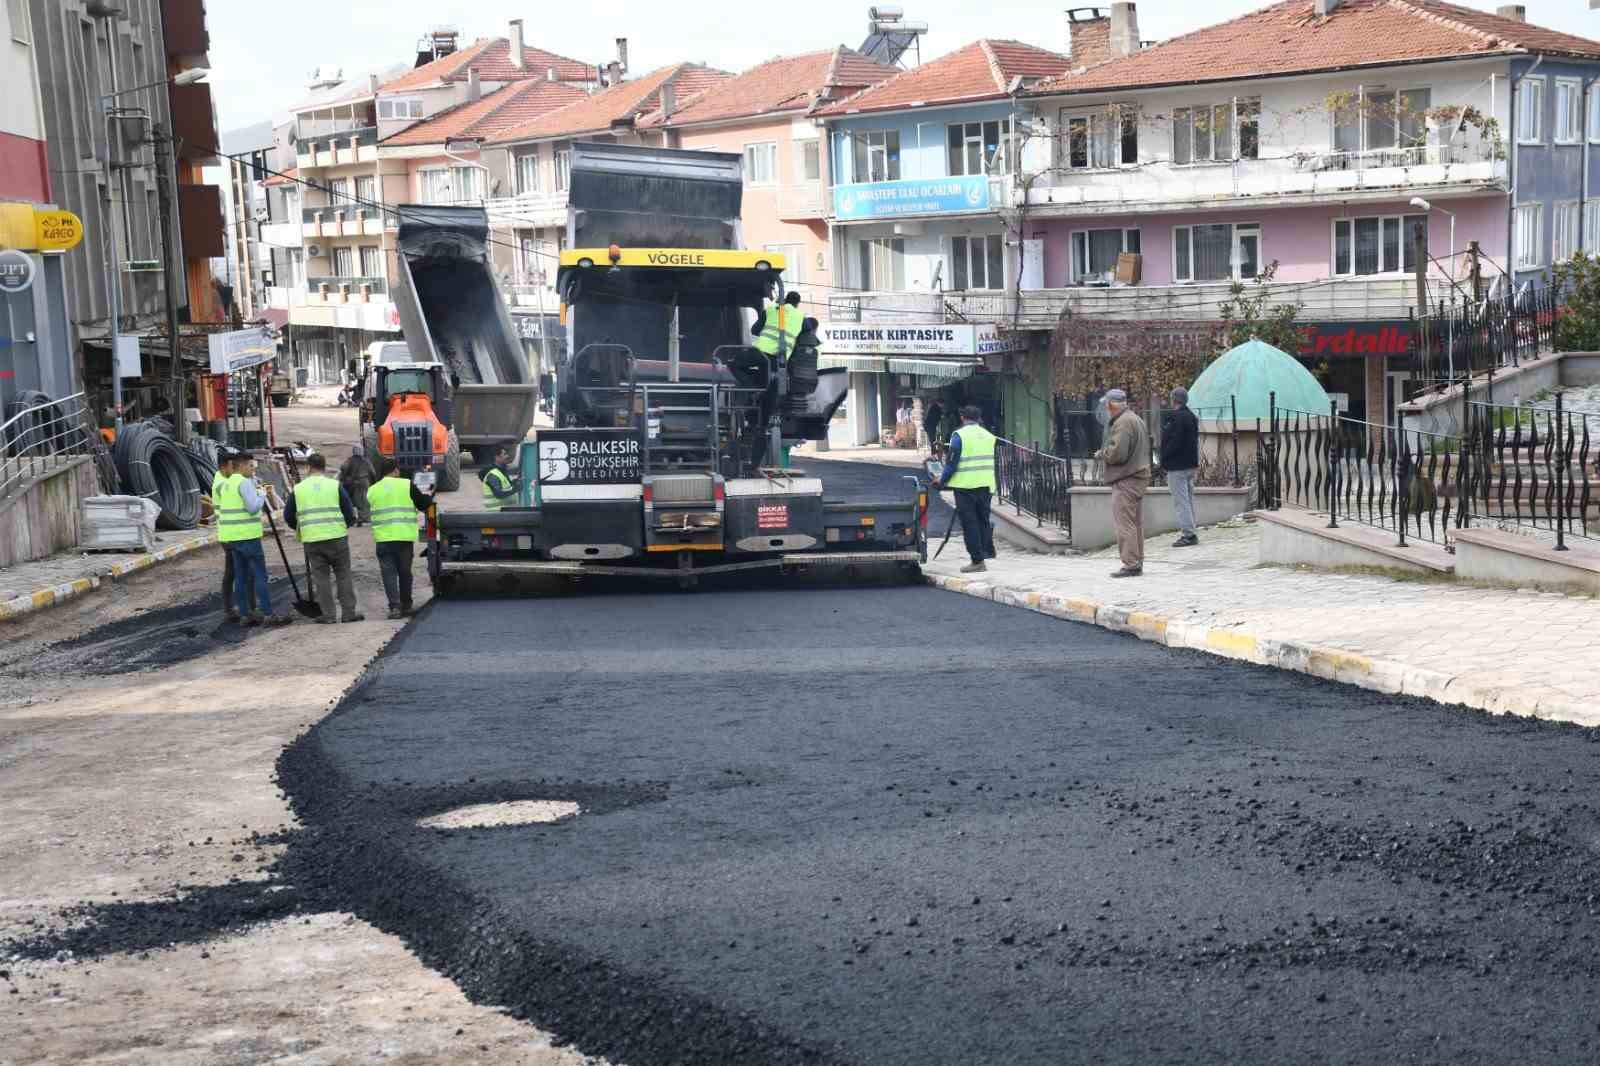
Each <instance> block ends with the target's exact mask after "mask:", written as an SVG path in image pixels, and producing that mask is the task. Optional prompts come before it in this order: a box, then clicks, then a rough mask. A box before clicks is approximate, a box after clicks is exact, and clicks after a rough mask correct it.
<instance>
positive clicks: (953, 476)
mask: <svg viewBox="0 0 1600 1066" xmlns="http://www.w3.org/2000/svg"><path fill="white" fill-rule="evenodd" d="M982 417H983V412H981V411H979V410H978V408H977V407H974V406H972V405H971V404H968V405H967V406H966V407H963V408H962V409H961V428H960V429H958V430H956V431H955V432H954V433H952V434H951V435H950V443H949V444H948V445H947V446H946V447H945V458H944V474H943V476H942V477H941V478H940V479H939V488H941V489H950V490H952V491H953V492H954V493H955V497H956V514H958V515H959V516H960V517H961V539H962V540H964V541H966V543H967V554H968V555H970V556H971V557H972V562H971V563H969V564H968V565H966V566H963V567H962V568H961V572H962V573H963V574H975V573H982V572H983V571H985V570H987V569H989V567H988V566H987V564H986V562H985V560H988V559H993V558H994V557H995V551H994V519H993V518H992V517H991V515H990V513H989V505H990V503H991V501H992V498H993V496H994V494H995V493H996V492H997V491H999V483H998V482H997V481H996V480H995V470H994V453H995V442H996V440H997V438H996V437H995V435H994V434H993V433H990V432H989V431H988V430H987V429H984V428H983V424H982V422H981V421H980V419H982Z"/></svg>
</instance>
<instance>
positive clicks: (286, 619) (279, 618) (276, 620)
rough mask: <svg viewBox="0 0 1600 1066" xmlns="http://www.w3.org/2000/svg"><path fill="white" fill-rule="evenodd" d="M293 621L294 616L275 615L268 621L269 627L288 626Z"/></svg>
mask: <svg viewBox="0 0 1600 1066" xmlns="http://www.w3.org/2000/svg"><path fill="white" fill-rule="evenodd" d="M293 621H294V615H292V614H275V615H273V616H272V617H270V618H268V619H267V625H269V626H286V625H288V624H289V623H290V622H293Z"/></svg>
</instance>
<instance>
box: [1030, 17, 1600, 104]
mask: <svg viewBox="0 0 1600 1066" xmlns="http://www.w3.org/2000/svg"><path fill="white" fill-rule="evenodd" d="M1539 52H1549V53H1553V54H1562V55H1577V56H1585V57H1590V58H1600V42H1596V41H1590V40H1586V39H1584V38H1582V37H1574V36H1572V35H1571V34H1566V33H1558V32H1556V31H1555V30H1548V29H1544V28H1543V27H1540V26H1532V25H1529V24H1528V23H1526V22H1518V21H1516V20H1515V19H1507V18H1501V17H1500V16H1498V15H1491V14H1488V13H1486V12H1483V11H1476V10H1473V9H1472V8H1467V7H1460V6H1457V5H1455V4H1447V3H1442V2H1441V0H1344V2H1343V3H1341V4H1340V5H1339V6H1338V7H1336V8H1334V9H1333V11H1332V12H1331V13H1330V14H1328V15H1327V16H1325V17H1319V16H1318V15H1317V14H1316V12H1315V11H1314V10H1313V7H1312V0H1285V2H1283V3H1279V4H1274V5H1272V6H1271V7H1264V8H1262V9H1260V10H1259V11H1253V12H1251V13H1250V14H1247V15H1241V16H1240V17H1239V18H1236V19H1230V20H1229V21H1227V22H1219V23H1217V24H1216V25H1214V26H1207V27H1205V28H1204V29H1200V30H1196V31H1195V32H1193V33H1188V34H1184V35H1183V36H1181V37H1174V38H1172V39H1171V40H1168V41H1162V42H1161V43H1159V44H1155V45H1151V46H1150V47H1149V48H1145V49H1142V50H1141V51H1139V52H1137V53H1135V54H1134V55H1131V56H1126V57H1122V58H1117V59H1111V60H1107V61H1106V62H1104V63H1100V64H1097V65H1095V66H1092V67H1089V68H1088V69H1087V70H1081V71H1075V72H1071V73H1068V74H1067V75H1065V76H1063V77H1059V78H1055V79H1053V80H1050V81H1046V82H1042V83H1040V84H1038V85H1036V86H1034V87H1033V88H1032V90H1030V95H1040V94H1045V93H1052V92H1085V91H1090V90H1095V91H1098V90H1105V89H1129V88H1139V87H1144V86H1156V85H1177V84H1189V83H1193V82H1207V81H1229V80H1233V79H1236V78H1251V77H1262V76H1270V75H1287V74H1303V73H1313V72H1316V71H1321V70H1332V69H1343V68H1346V67H1350V66H1381V65H1384V64H1388V63H1403V62H1415V61H1418V60H1430V59H1455V58H1470V57H1473V56H1488V55H1504V54H1507V53H1539Z"/></svg>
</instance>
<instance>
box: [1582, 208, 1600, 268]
mask: <svg viewBox="0 0 1600 1066" xmlns="http://www.w3.org/2000/svg"><path fill="white" fill-rule="evenodd" d="M1583 250H1584V251H1585V252H1587V253H1589V254H1590V255H1600V200H1590V201H1589V202H1588V203H1586V204H1584V205H1583Z"/></svg>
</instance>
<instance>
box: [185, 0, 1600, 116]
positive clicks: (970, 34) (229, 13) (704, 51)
mask: <svg viewBox="0 0 1600 1066" xmlns="http://www.w3.org/2000/svg"><path fill="white" fill-rule="evenodd" d="M1083 2H1084V3H1085V4H1087V3H1089V2H1092V0H1083ZM1458 2H1464V3H1469V4H1471V5H1472V6H1475V7H1480V8H1482V9H1484V10H1493V8H1494V6H1495V5H1494V4H1493V3H1487V2H1484V0H1476V2H1474V0H1458ZM1525 3H1526V6H1527V8H1528V21H1529V22H1532V23H1536V24H1538V25H1541V26H1548V27H1550V28H1552V29H1558V30H1563V31H1565V32H1567V33H1575V34H1578V35H1579V36H1583V37H1592V38H1597V39H1600V11H1595V10H1591V9H1590V8H1589V0H1525ZM448 6H449V7H453V8H455V12H456V13H454V14H451V15H448V16H446V15H442V14H441V10H442V9H447V5H445V4H441V3H439V0H340V2H337V3H331V4H330V3H328V2H327V0H274V2H273V3H271V4H268V5H260V4H251V3H246V2H245V0H212V2H211V3H210V4H208V5H207V17H208V20H209V23H210V29H211V65H212V74H211V78H210V80H211V83H212V94H213V98H214V99H215V101H216V105H217V120H218V122H219V124H220V127H221V129H222V130H224V131H227V130H234V129H238V128H239V127H242V126H248V125H251V124H253V123H256V122H261V121H263V120H265V119H270V118H274V117H276V116H279V115H282V114H285V113H286V111H287V108H288V107H289V105H291V104H293V103H295V102H297V101H298V100H300V99H301V98H302V97H304V96H305V93H306V86H307V85H308V84H309V80H310V79H309V75H310V73H311V71H312V70H314V69H316V68H318V67H328V68H335V69H338V68H342V69H343V71H344V74H345V76H346V77H354V76H357V75H360V74H365V73H367V72H368V71H373V70H380V69H383V68H386V67H391V66H393V65H395V64H396V63H409V62H412V61H413V60H414V59H415V57H416V42H417V40H418V39H419V38H420V37H422V36H423V34H424V33H425V32H426V31H427V30H429V29H430V28H432V27H433V26H435V25H437V24H439V23H441V22H447V23H449V24H451V25H453V26H455V27H456V28H457V29H459V30H460V31H461V35H462V42H463V43H467V42H470V41H472V40H475V39H477V38H479V37H503V36H505V35H506V32H507V24H508V23H509V22H510V20H511V19H514V18H521V19H522V20H523V25H524V27H525V28H524V38H525V40H526V41H527V43H528V44H530V45H534V46H536V47H539V48H543V49H545V50H547V51H551V52H555V53H556V54H558V55H564V56H569V57H571V58H573V59H579V60H584V61H588V62H596V61H602V62H603V61H609V60H610V59H612V58H613V57H614V55H615V50H616V46H615V44H614V43H613V42H614V40H615V38H617V37H627V38H628V42H629V53H630V55H629V65H630V67H631V68H632V74H633V75H634V76H637V75H639V74H643V73H645V72H647V71H650V70H654V69H655V68H657V67H661V66H666V65H667V64H669V63H676V62H681V61H690V62H704V63H708V64H710V65H711V66H714V67H720V68H721V69H723V70H731V71H739V70H743V69H745V68H747V67H751V66H754V65H755V64H756V63H759V62H761V61H762V60H764V59H768V58H770V57H771V56H772V55H773V54H774V53H775V52H776V51H778V48H777V47H775V43H776V44H777V45H780V46H781V51H782V52H783V53H786V54H795V53H798V52H808V51H815V50H817V49H821V48H830V47H832V46H834V45H838V44H843V45H848V46H849V47H851V48H854V47H857V46H859V45H860V44H861V43H862V41H863V40H864V39H865V37H866V31H867V8H868V6H869V3H867V2H865V0H806V2H805V3H803V4H801V5H800V6H799V7H796V6H794V5H786V4H778V5H770V4H769V5H764V6H763V5H751V4H749V3H748V2H739V3H735V2H733V0H688V2H687V3H664V2H662V0H605V2H603V3H589V4H582V5H580V8H578V9H575V10H582V11H583V12H584V13H583V15H582V16H578V17H557V18H550V17H541V15H540V13H541V11H549V10H550V9H551V8H561V7H564V5H562V4H557V3H551V2H550V0H543V2H537V0H471V2H470V3H461V4H455V5H448ZM900 6H901V7H903V8H904V9H905V12H906V17H907V19H911V20H916V21H919V22H926V23H928V26H929V32H928V34H927V36H926V37H925V38H924V39H923V48H922V58H923V60H924V61H925V62H926V61H927V60H929V59H933V58H936V57H937V56H940V55H943V54H944V53H946V52H950V51H953V50H955V49H957V48H959V47H961V46H962V45H964V44H967V43H969V42H971V41H973V40H976V39H977V38H979V37H998V38H1007V37H1009V38H1014V39H1016V40H1020V41H1026V42H1028V43H1030V44H1036V45H1040V46H1042V47H1045V48H1053V49H1056V50H1058V51H1066V47H1067V28H1066V15H1065V14H1064V12H1065V10H1066V8H1067V7H1069V6H1072V0H1007V2H1004V3H997V4H987V3H973V2H972V0H909V2H903V3H902V4H901V5H900ZM1100 6H1102V7H1106V8H1109V7H1110V3H1109V0H1100ZM1262 6H1264V3H1263V2H1262V0H1210V2H1208V3H1204V4H1200V3H1193V2H1176V0H1155V2H1146V3H1142V4H1140V5H1139V8H1138V17H1139V36H1140V37H1141V38H1143V39H1144V40H1147V41H1149V40H1162V39H1165V38H1168V37H1174V36H1177V35H1178V34H1181V33H1187V32H1189V31H1191V30H1196V29H1199V28H1200V27H1202V26H1205V25H1209V24H1211V23H1214V22H1221V21H1223V20H1225V19H1228V18H1232V17H1234V16H1236V15H1240V14H1243V13H1245V12H1247V11H1251V10H1254V9H1256V8H1258V7H1262ZM467 12H470V14H468V13H467Z"/></svg>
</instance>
